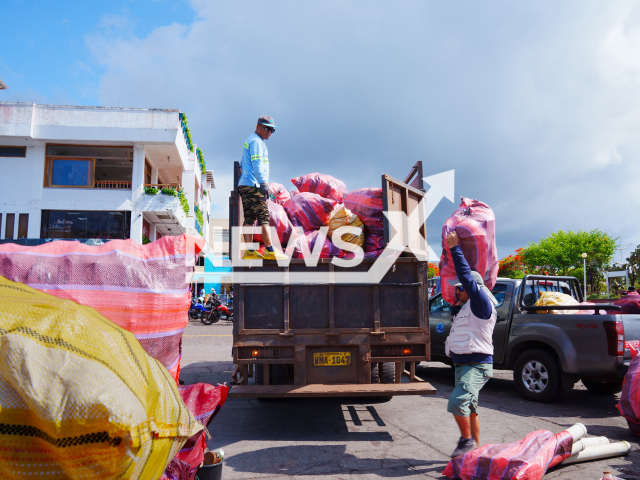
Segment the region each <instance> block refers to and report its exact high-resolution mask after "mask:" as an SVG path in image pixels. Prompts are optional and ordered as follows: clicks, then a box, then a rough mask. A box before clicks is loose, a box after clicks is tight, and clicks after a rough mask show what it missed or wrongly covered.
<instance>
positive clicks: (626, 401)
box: [616, 345, 640, 437]
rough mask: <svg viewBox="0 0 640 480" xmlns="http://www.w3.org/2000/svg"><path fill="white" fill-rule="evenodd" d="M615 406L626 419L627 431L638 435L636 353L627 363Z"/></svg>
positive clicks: (639, 402) (639, 388)
mask: <svg viewBox="0 0 640 480" xmlns="http://www.w3.org/2000/svg"><path fill="white" fill-rule="evenodd" d="M625 346H626V345H625ZM616 407H617V408H618V411H619V412H620V415H622V416H623V417H624V418H625V420H627V425H629V431H630V432H631V433H633V434H634V435H637V436H639V437H640V355H637V354H636V355H635V356H634V357H633V359H632V360H631V363H630V364H629V369H628V370H627V373H626V374H625V376H624V383H623V385H622V392H621V393H620V401H619V402H618V405H616Z"/></svg>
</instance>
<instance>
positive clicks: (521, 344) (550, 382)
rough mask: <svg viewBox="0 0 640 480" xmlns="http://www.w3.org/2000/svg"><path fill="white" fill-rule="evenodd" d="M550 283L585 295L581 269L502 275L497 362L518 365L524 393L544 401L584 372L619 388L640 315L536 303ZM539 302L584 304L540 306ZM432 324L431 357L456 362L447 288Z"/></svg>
mask: <svg viewBox="0 0 640 480" xmlns="http://www.w3.org/2000/svg"><path fill="white" fill-rule="evenodd" d="M523 285H524V286H525V287H524V288H522V287H523ZM544 291H554V292H562V293H566V294H568V295H571V296H572V297H573V298H575V299H576V300H578V302H582V300H583V299H582V292H581V290H580V284H579V283H578V280H577V279H576V278H574V277H552V276H538V275H535V276H534V275H528V276H525V277H524V278H523V279H521V280H520V279H518V280H515V279H511V278H498V280H497V282H496V285H495V287H494V288H493V290H492V292H493V295H494V296H495V297H496V299H497V300H498V302H499V305H497V306H496V310H497V313H498V318H497V321H496V326H495V329H494V331H493V349H494V355H493V362H494V363H493V367H494V369H497V370H513V379H514V381H515V384H516V388H517V389H518V391H519V392H520V394H521V395H522V396H523V397H525V398H527V399H529V400H533V401H537V402H548V401H551V400H553V399H554V398H556V397H558V396H559V395H560V394H562V393H563V392H565V391H567V390H569V389H571V388H573V385H574V384H575V383H576V382H577V381H578V380H582V383H583V384H584V386H585V387H587V389H588V390H590V391H592V392H593V393H598V394H614V393H618V392H620V390H621V389H622V379H623V377H624V374H625V373H626V371H627V368H628V365H629V362H630V360H631V355H630V354H629V349H628V348H626V342H632V341H637V340H640V315H621V314H608V315H601V314H600V312H599V311H598V310H597V309H596V307H593V306H592V307H589V306H558V307H548V306H545V307H534V306H533V305H534V303H535V302H536V301H537V299H538V296H539V294H540V292H544ZM597 308H599V309H601V310H602V309H606V310H607V311H609V312H610V313H611V312H615V311H619V310H620V307H617V306H614V305H609V304H607V305H603V304H600V305H598V306H597ZM540 310H545V311H549V310H581V312H580V313H576V314H566V313H564V314H551V313H537V312H539V311H540ZM584 311H593V313H588V314H584ZM429 328H430V333H431V360H432V361H440V362H444V363H447V364H451V359H450V358H449V357H447V356H446V354H445V351H444V341H445V339H446V338H447V336H448V335H449V330H450V329H451V305H450V304H449V303H447V302H446V301H445V300H444V299H443V298H442V294H441V293H440V294H437V295H435V296H433V297H432V298H431V299H430V300H429Z"/></svg>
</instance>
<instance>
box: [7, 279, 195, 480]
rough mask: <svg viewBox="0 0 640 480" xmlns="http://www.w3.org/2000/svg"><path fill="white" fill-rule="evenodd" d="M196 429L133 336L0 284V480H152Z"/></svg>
mask: <svg viewBox="0 0 640 480" xmlns="http://www.w3.org/2000/svg"><path fill="white" fill-rule="evenodd" d="M202 428H203V427H202V426H201V425H200V424H199V423H198V422H197V421H196V420H195V418H194V417H193V415H192V414H191V413H190V412H189V410H187V408H186V406H185V404H184V402H183V401H182V399H181V398H180V395H179V394H178V389H177V386H176V382H175V380H174V379H173V378H172V377H171V375H170V374H169V372H168V371H167V369H166V368H165V367H164V366H163V365H162V364H161V363H160V362H159V361H158V360H156V359H154V358H152V357H150V356H149V355H147V353H146V352H145V351H144V350H143V349H142V347H141V346H140V343H138V341H137V340H136V338H135V337H134V336H133V334H132V333H130V332H128V331H126V330H124V329H122V328H120V327H118V326H117V325H115V324H114V323H112V322H110V321H109V320H107V319H106V318H104V317H103V316H102V315H100V314H98V313H97V312H96V311H95V310H94V309H92V308H88V307H83V306H81V305H78V304H76V303H74V302H72V301H70V300H62V299H59V298H57V297H54V296H51V295H47V294H44V293H42V292H39V291H37V290H34V289H33V288H29V287H27V286H25V285H23V284H20V283H15V282H11V281H9V280H7V279H5V278H4V277H0V472H2V474H1V478H2V479H3V480H6V479H14V478H16V479H18V478H19V479H24V478H33V477H36V478H47V479H71V478H73V479H76V478H82V479H98V478H99V479H112V478H113V479H116V478H118V479H144V480H146V479H155V478H159V477H160V476H161V475H162V472H163V471H164V469H165V467H166V465H167V464H168V463H169V462H170V461H171V459H172V458H173V457H174V456H175V455H176V454H177V453H178V451H179V450H180V448H181V447H182V445H184V443H185V442H186V441H187V439H188V438H189V437H190V436H191V435H194V434H196V433H197V432H199V431H200V430H202Z"/></svg>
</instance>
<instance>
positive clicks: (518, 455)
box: [442, 430, 573, 480]
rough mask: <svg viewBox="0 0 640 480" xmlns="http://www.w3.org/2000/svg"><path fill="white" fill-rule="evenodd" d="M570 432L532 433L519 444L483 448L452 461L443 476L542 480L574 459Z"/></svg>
mask: <svg viewBox="0 0 640 480" xmlns="http://www.w3.org/2000/svg"><path fill="white" fill-rule="evenodd" d="M572 447H573V437H572V436H571V433H569V432H568V431H566V430H565V431H563V432H560V433H558V434H555V435H554V434H553V433H552V432H549V431H548V430H538V431H535V432H531V433H530V434H529V435H527V436H526V437H524V438H523V439H522V440H520V441H519V442H513V443H499V444H494V445H484V446H482V447H480V448H476V449H475V450H472V451H470V452H468V453H466V454H464V455H459V456H457V457H456V458H454V459H452V460H451V461H450V462H449V463H448V465H447V467H446V468H445V470H444V472H442V474H443V475H446V476H447V477H449V478H459V479H461V480H498V479H500V480H540V479H541V478H542V477H543V476H544V474H545V473H547V470H548V469H549V468H551V467H555V466H556V465H558V464H559V463H562V462H563V461H564V460H566V459H567V458H568V457H570V456H571V448H572Z"/></svg>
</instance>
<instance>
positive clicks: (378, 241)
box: [364, 235, 384, 252]
mask: <svg viewBox="0 0 640 480" xmlns="http://www.w3.org/2000/svg"><path fill="white" fill-rule="evenodd" d="M378 250H379V251H382V250H384V237H381V236H379V235H369V236H368V237H366V238H365V239H364V251H365V252H374V251H378Z"/></svg>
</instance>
